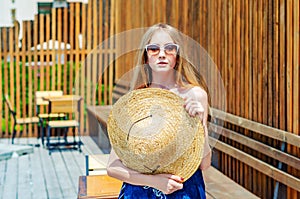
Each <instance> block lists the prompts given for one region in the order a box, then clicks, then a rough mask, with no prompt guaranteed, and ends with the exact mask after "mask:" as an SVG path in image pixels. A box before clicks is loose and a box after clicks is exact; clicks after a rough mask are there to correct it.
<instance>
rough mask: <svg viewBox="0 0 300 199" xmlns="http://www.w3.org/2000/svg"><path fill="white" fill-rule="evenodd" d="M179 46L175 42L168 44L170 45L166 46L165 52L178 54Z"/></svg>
mask: <svg viewBox="0 0 300 199" xmlns="http://www.w3.org/2000/svg"><path fill="white" fill-rule="evenodd" d="M177 48H178V47H177V45H174V44H168V45H166V46H165V52H166V53H167V54H173V55H174V54H176V53H177V50H178V49H177Z"/></svg>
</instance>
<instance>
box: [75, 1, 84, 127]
mask: <svg viewBox="0 0 300 199" xmlns="http://www.w3.org/2000/svg"><path fill="white" fill-rule="evenodd" d="M79 34H80V3H79V2H76V3H75V52H76V54H75V74H74V75H75V82H74V84H75V94H76V95H79V78H78V77H79V72H80V71H79V59H80V53H79V39H78V38H79ZM81 127H83V125H82V126H81Z"/></svg>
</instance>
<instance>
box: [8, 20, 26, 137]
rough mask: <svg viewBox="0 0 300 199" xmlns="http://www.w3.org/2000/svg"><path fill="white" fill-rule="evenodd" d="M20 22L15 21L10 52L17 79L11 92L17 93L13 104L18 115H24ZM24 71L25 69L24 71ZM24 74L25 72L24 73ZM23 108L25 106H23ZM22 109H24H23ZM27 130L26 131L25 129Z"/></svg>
mask: <svg viewBox="0 0 300 199" xmlns="http://www.w3.org/2000/svg"><path fill="white" fill-rule="evenodd" d="M19 26H20V25H19V24H18V22H15V23H14V32H13V35H12V36H13V38H14V40H13V41H11V42H12V43H11V47H12V48H11V49H9V50H10V52H11V55H12V56H11V57H10V58H11V59H10V63H12V65H11V67H13V68H14V73H13V74H11V75H13V76H14V78H15V80H14V81H13V84H12V82H11V86H13V87H11V91H10V92H13V93H15V96H14V99H13V101H14V100H15V103H12V104H15V105H13V106H14V108H15V111H16V112H17V117H22V116H24V115H23V109H21V81H20V79H21V72H20V54H21V53H20V51H19ZM22 72H23V71H22ZM22 75H24V74H22ZM22 108H23V107H22ZM21 110H22V111H21ZM24 127H25V126H24ZM25 130H26V127H25ZM25 132H26V131H25Z"/></svg>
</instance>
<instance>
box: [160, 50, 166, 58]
mask: <svg viewBox="0 0 300 199" xmlns="http://www.w3.org/2000/svg"><path fill="white" fill-rule="evenodd" d="M165 56H166V54H165V50H164V49H162V48H161V49H160V51H159V54H158V57H165Z"/></svg>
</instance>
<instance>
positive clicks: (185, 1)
mask: <svg viewBox="0 0 300 199" xmlns="http://www.w3.org/2000/svg"><path fill="white" fill-rule="evenodd" d="M299 10H300V5H299V1H298V0H265V1H259V0H244V1H239V0H200V1H198V0H152V1H146V0H142V1H140V0H127V1H121V0H108V1H98V0H90V1H89V3H88V4H80V3H72V4H70V6H69V8H65V9H53V10H52V14H51V15H37V16H36V17H35V20H34V21H25V22H22V24H23V30H24V31H23V33H21V34H22V38H23V39H22V40H21V41H20V42H21V43H22V47H21V48H18V42H17V38H18V36H19V35H18V34H19V31H18V29H19V28H18V26H15V27H13V28H1V30H0V31H1V40H0V46H1V48H0V57H1V60H2V70H0V80H1V81H2V80H4V82H5V83H4V84H3V85H2V84H1V85H0V90H1V94H0V96H1V97H2V98H3V94H5V93H8V94H9V95H10V97H11V102H12V104H14V105H15V107H16V110H17V112H18V114H19V115H22V116H31V115H34V113H35V107H34V91H36V90H57V89H61V90H63V91H64V93H66V94H69V93H75V94H80V95H82V96H83V97H84V99H85V105H93V104H100V103H102V104H110V103H111V93H112V87H113V82H114V81H115V80H116V79H118V78H119V77H121V76H122V75H123V74H124V73H125V72H126V71H128V70H129V69H130V68H131V67H132V66H134V59H133V54H132V53H130V52H129V53H127V54H125V55H122V57H116V50H117V49H116V48H118V47H117V45H118V44H119V42H120V41H118V40H115V38H116V37H112V36H115V35H116V34H118V33H122V32H124V31H128V30H132V29H135V28H144V27H148V26H151V25H153V24H155V23H158V22H166V23H168V24H170V25H172V26H174V27H176V28H178V29H179V30H181V31H182V32H183V33H184V34H186V35H188V36H190V37H191V38H193V39H194V40H196V41H197V42H199V43H200V45H201V46H203V47H204V48H205V49H206V50H207V51H208V53H209V54H210V55H211V57H212V59H213V60H214V62H215V64H216V65H217V66H218V68H219V71H220V73H221V76H222V79H223V81H224V86H225V89H226V96H227V98H226V105H227V106H226V107H227V110H226V111H227V112H228V113H231V114H234V115H237V116H240V117H243V118H247V119H250V120H253V121H256V122H259V123H262V124H266V125H268V126H271V127H275V128H278V129H282V130H285V131H288V132H291V133H294V134H297V135H299V132H300V130H299V124H300V119H299V101H300V100H299V90H300V88H299V83H300V82H299V81H300V80H299V76H300V75H299V62H300V61H299V21H300V20H299ZM79 35H82V46H80V43H79V39H78V38H79V37H80V36H79ZM50 39H52V40H59V41H62V42H65V43H69V44H70V45H71V48H70V49H67V50H63V49H58V50H51V49H49V48H48V49H46V50H37V49H33V50H30V49H31V47H32V46H36V45H37V44H39V43H43V42H45V41H47V40H50ZM137 39H138V38H131V39H128V40H125V41H121V42H123V45H130V43H131V42H133V41H135V40H137ZM103 41H105V42H103ZM99 44H101V45H99ZM60 54H64V63H68V64H61V60H59V59H58V60H57V64H51V62H52V63H55V62H56V60H55V57H56V56H57V55H58V56H57V57H60V56H59V55H60ZM8 56H9V57H10V59H9V60H14V63H15V64H11V62H10V61H9V60H8V59H7V58H8ZM30 62H33V63H34V64H33V66H32V67H25V65H26V63H30ZM38 62H41V63H44V65H43V66H40V67H38V66H37V65H38ZM26 75H27V76H28V78H24V77H25V76H26ZM97 87H99V88H101V89H98V90H97ZM102 88H103V89H102ZM103 90H104V91H103ZM26 96H27V97H28V101H27V102H26ZM218 103H219V102H218V100H215V99H214V101H213V106H214V107H218V106H219V104H218ZM0 107H1V108H2V111H0V117H1V118H2V120H3V121H4V122H5V123H7V122H8V121H9V120H10V117H9V114H8V109H7V107H6V106H5V105H4V103H3V101H0ZM83 117H84V116H82V119H83ZM86 122H87V121H86ZM225 125H228V126H227V127H229V128H231V129H233V130H235V131H237V132H239V133H241V134H245V135H247V136H249V137H252V138H254V139H259V140H262V141H263V142H265V143H268V144H269V145H272V146H274V147H277V148H280V144H281V143H279V142H277V141H274V140H272V139H269V138H266V137H263V136H261V135H258V134H255V133H253V132H250V131H247V130H245V129H243V128H240V127H239V126H233V125H232V126H230V125H229V124H225ZM82 128H84V129H82V130H87V131H88V126H87V125H86V124H85V125H83V127H82ZM25 131H26V132H29V135H30V136H36V134H37V128H33V127H29V128H28V129H26V128H25ZM0 134H2V136H3V137H7V136H9V135H8V126H7V125H6V127H5V128H4V129H3V130H2V129H0ZM221 139H224V141H225V142H227V143H229V144H230V145H232V146H235V147H237V148H241V149H243V150H244V151H246V152H247V153H252V154H254V155H256V156H257V157H259V158H261V159H263V160H264V161H266V162H268V163H270V164H274V165H276V164H278V162H276V161H274V160H272V159H270V158H268V157H265V156H263V155H261V154H260V153H259V152H255V151H250V150H249V149H247V148H243V146H240V145H239V144H237V143H235V142H233V141H231V140H229V139H228V140H226V138H221ZM287 150H288V152H289V153H290V154H293V155H294V156H296V157H298V158H299V157H300V151H299V148H296V147H291V146H288V148H287ZM218 154H219V156H218V157H219V159H218V162H219V167H220V170H221V171H222V172H223V173H225V174H226V175H228V176H229V177H231V178H232V179H234V180H235V181H236V182H238V183H240V184H241V185H243V186H244V187H246V188H247V189H249V190H251V191H252V192H253V193H255V194H256V195H258V196H260V197H261V198H271V197H272V196H273V191H274V186H275V182H274V181H273V180H272V179H270V178H269V177H267V176H265V175H263V174H261V173H259V172H257V171H256V170H255V169H254V168H250V167H248V166H247V165H246V164H244V163H241V162H239V161H238V160H235V159H234V158H232V157H230V156H228V155H226V154H223V153H221V152H218ZM287 169H288V170H289V172H291V173H293V174H294V175H295V176H298V177H300V174H299V170H294V169H290V168H287ZM283 195H284V196H285V197H286V198H299V197H300V193H297V192H296V191H294V190H292V189H289V188H288V189H287V191H286V193H285V192H284V194H283Z"/></svg>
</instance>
